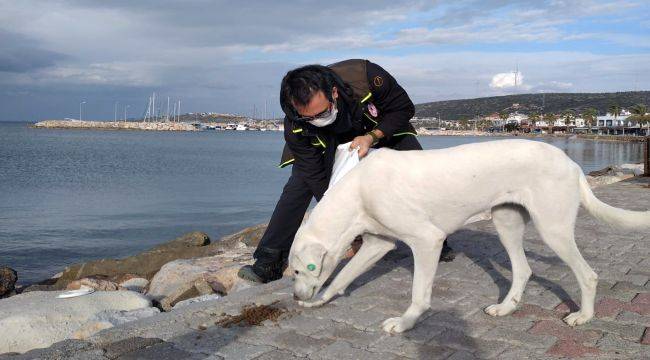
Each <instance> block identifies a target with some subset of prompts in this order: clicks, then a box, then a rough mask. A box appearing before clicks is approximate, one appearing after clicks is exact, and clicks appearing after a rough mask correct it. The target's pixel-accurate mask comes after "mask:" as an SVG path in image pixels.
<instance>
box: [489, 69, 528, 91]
mask: <svg viewBox="0 0 650 360" xmlns="http://www.w3.org/2000/svg"><path fill="white" fill-rule="evenodd" d="M523 84H524V75H522V73H521V71H512V72H506V73H498V74H496V75H494V76H492V81H491V82H490V87H491V88H493V89H505V88H512V87H518V86H522V85H523Z"/></svg>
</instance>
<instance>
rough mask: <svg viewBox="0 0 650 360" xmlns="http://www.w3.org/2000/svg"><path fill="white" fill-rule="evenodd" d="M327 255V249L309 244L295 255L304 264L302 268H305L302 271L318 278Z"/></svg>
mask: <svg viewBox="0 0 650 360" xmlns="http://www.w3.org/2000/svg"><path fill="white" fill-rule="evenodd" d="M325 254H327V249H325V248H324V247H323V246H322V245H320V244H316V243H311V244H307V245H305V247H303V248H302V249H301V250H300V251H297V252H296V253H295V255H296V258H297V259H298V260H299V261H300V262H301V263H302V264H301V266H303V267H304V268H303V269H301V270H303V271H306V272H307V273H309V274H312V275H314V276H316V277H318V276H319V275H320V273H321V270H322V269H323V260H324V259H325Z"/></svg>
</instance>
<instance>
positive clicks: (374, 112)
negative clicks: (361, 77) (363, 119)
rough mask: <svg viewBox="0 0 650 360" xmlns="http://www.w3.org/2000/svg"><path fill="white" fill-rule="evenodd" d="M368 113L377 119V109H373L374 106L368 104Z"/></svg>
mask: <svg viewBox="0 0 650 360" xmlns="http://www.w3.org/2000/svg"><path fill="white" fill-rule="evenodd" d="M368 112H369V113H370V115H371V116H372V117H377V115H379V112H378V111H377V108H376V107H375V104H373V103H369V104H368Z"/></svg>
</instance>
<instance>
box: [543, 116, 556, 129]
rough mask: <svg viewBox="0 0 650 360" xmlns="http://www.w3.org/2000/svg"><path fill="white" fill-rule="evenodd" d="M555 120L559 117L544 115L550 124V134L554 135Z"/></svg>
mask: <svg viewBox="0 0 650 360" xmlns="http://www.w3.org/2000/svg"><path fill="white" fill-rule="evenodd" d="M555 119H557V116H555V114H552V113H548V114H544V120H545V121H546V122H547V123H548V133H549V134H552V133H553V123H554V122H555Z"/></svg>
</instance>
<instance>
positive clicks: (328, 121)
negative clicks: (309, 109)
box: [308, 103, 339, 127]
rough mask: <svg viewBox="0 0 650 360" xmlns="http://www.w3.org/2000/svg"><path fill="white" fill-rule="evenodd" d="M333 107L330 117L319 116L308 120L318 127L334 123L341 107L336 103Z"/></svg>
mask: <svg viewBox="0 0 650 360" xmlns="http://www.w3.org/2000/svg"><path fill="white" fill-rule="evenodd" d="M332 107H333V109H332V111H331V112H330V115H329V116H328V117H324V118H318V119H314V120H310V121H308V122H309V123H310V124H312V125H314V126H317V127H323V126H327V125H329V124H331V123H333V122H334V120H336V114H337V113H338V112H339V109H337V108H336V103H335V104H334V105H332Z"/></svg>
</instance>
